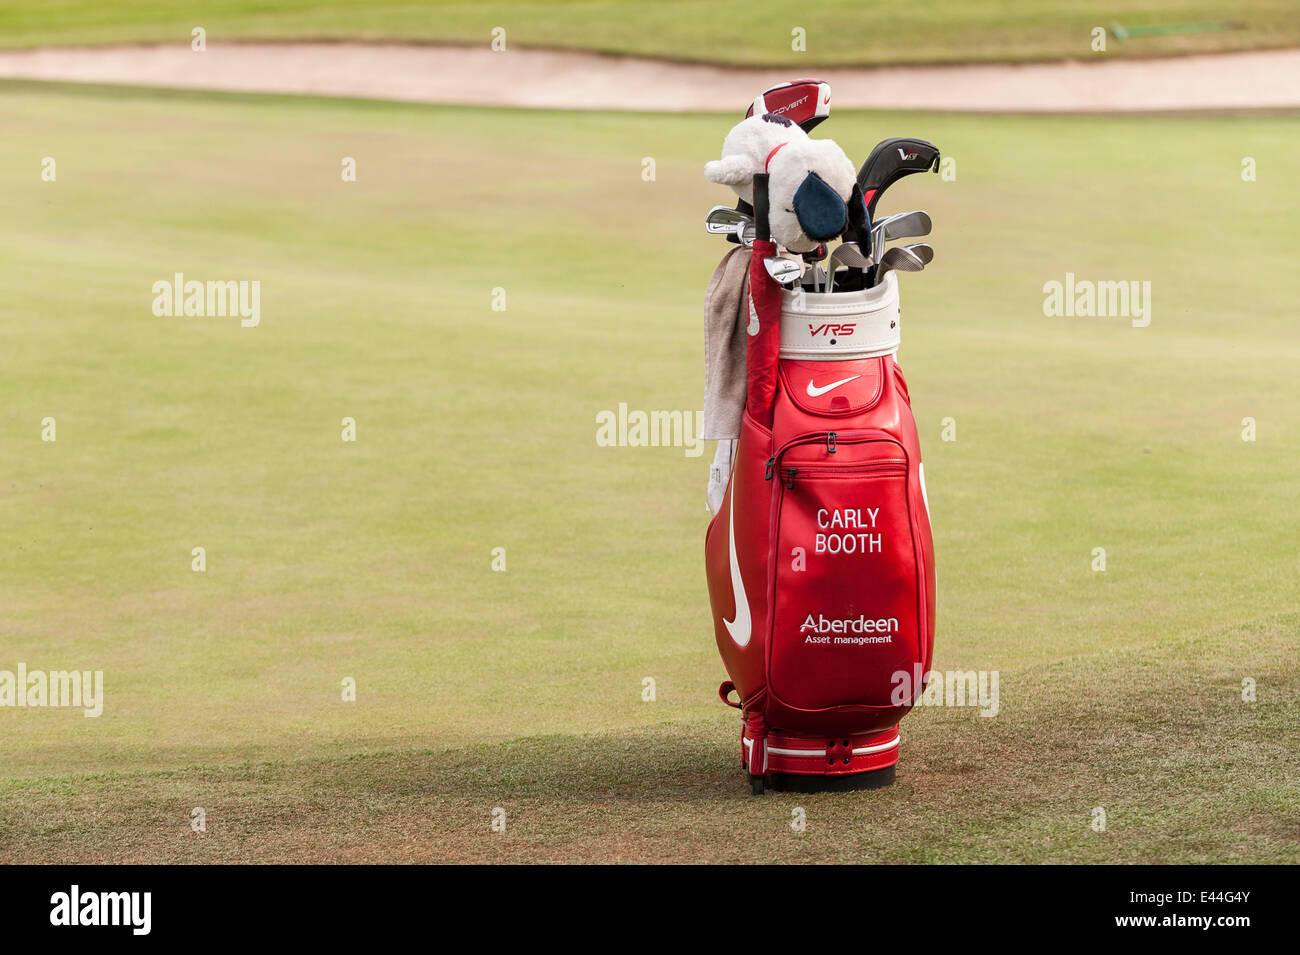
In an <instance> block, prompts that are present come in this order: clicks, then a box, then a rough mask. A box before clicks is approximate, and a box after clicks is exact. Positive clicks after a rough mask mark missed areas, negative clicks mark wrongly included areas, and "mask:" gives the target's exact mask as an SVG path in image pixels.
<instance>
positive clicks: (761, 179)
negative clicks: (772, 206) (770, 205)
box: [754, 172, 772, 242]
mask: <svg viewBox="0 0 1300 955" xmlns="http://www.w3.org/2000/svg"><path fill="white" fill-rule="evenodd" d="M754 238H755V239H758V240H760V241H763V242H767V241H769V240H771V238H772V227H771V226H770V225H768V221H767V173H765V172H758V173H755V174H754Z"/></svg>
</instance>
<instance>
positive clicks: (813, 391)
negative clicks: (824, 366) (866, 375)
mask: <svg viewBox="0 0 1300 955" xmlns="http://www.w3.org/2000/svg"><path fill="white" fill-rule="evenodd" d="M861 377H862V376H861V375H850V376H849V377H848V378H845V379H844V380H842V381H836V382H833V383H831V384H829V385H822V386H821V387H820V388H818V387H817V386H816V385H814V384H813V383H812V379H811V378H809V379H808V397H809V398H820V397H821V396H822V395H824V394H826V392H828V391H834V390H835V389H836V388H838V387H839V386H840V385H847V384H848V383H849V382H850V381H853V380H854V379H855V378H861Z"/></svg>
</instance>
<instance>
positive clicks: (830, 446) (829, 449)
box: [826, 431, 835, 454]
mask: <svg viewBox="0 0 1300 955" xmlns="http://www.w3.org/2000/svg"><path fill="white" fill-rule="evenodd" d="M826 453H827V454H834V453H835V432H834V431H827V432H826Z"/></svg>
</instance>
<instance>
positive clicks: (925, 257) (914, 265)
mask: <svg viewBox="0 0 1300 955" xmlns="http://www.w3.org/2000/svg"><path fill="white" fill-rule="evenodd" d="M933 261H934V249H933V248H931V247H930V246H928V245H926V244H925V243H924V242H918V243H916V244H915V245H901V246H895V247H894V248H892V249H890V250H889V251H888V252H886V253H885V254H884V255H883V256H881V258H880V265H878V266H877V267H876V269H875V274H874V275H873V276H872V279H871V284H872V285H879V284H880V283H881V282H882V281H884V278H885V273H886V272H895V271H897V272H920V271H921V270H923V269H924V268H925V267H926V266H927V265H929V264H930V263H931V262H933Z"/></svg>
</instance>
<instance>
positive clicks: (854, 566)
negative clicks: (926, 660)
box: [770, 440, 926, 710]
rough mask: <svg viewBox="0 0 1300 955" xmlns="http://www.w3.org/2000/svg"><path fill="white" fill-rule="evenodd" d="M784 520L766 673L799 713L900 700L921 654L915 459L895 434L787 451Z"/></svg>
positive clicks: (920, 567) (892, 703) (782, 503)
mask: <svg viewBox="0 0 1300 955" xmlns="http://www.w3.org/2000/svg"><path fill="white" fill-rule="evenodd" d="M781 465H782V466H781V468H780V471H779V474H778V475H777V478H778V479H780V480H781V481H782V490H781V499H780V504H779V511H778V517H777V527H778V539H777V555H776V556H777V565H776V578H777V579H776V580H775V587H774V599H775V604H774V613H773V619H772V624H773V626H772V635H771V641H772V649H771V668H770V674H771V676H770V679H771V688H772V692H773V695H774V696H775V697H776V698H777V699H779V700H780V701H781V702H783V703H784V704H786V705H787V706H790V707H792V708H795V709H800V710H824V709H829V708H832V707H838V706H868V707H893V706H895V705H897V704H896V703H895V701H894V700H893V699H891V696H892V693H893V690H894V687H895V685H896V681H895V674H896V673H898V672H900V671H902V672H906V673H909V674H911V673H912V672H913V668H914V667H916V666H917V665H919V664H920V663H921V662H922V656H923V647H924V645H925V640H924V635H923V633H922V629H923V628H924V627H925V625H926V620H925V613H926V610H925V607H924V606H923V600H924V592H923V590H922V586H923V585H922V583H921V581H922V580H923V579H924V578H923V576H922V575H923V574H924V567H923V564H922V559H921V553H920V542H919V541H918V540H917V539H916V534H917V527H918V525H917V524H916V522H915V521H913V519H912V512H911V508H912V507H913V506H922V505H921V502H919V501H917V502H915V503H913V502H911V501H910V500H909V494H908V462H907V457H906V452H905V451H904V450H903V448H902V446H901V445H899V444H898V443H897V442H895V441H892V440H870V441H864V442H861V443H858V444H849V443H844V442H841V443H840V444H839V446H838V447H837V448H835V449H834V450H833V451H832V450H829V446H827V445H816V446H807V447H803V448H799V449H796V451H795V453H792V454H787V455H786V456H785V457H784V458H783V460H782V462H781Z"/></svg>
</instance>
